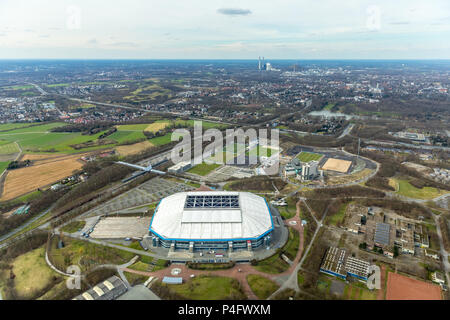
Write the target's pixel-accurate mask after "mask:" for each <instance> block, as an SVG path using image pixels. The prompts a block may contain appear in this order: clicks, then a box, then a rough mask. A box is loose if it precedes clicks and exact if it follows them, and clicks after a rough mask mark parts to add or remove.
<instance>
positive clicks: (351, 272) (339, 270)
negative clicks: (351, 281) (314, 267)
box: [320, 247, 370, 281]
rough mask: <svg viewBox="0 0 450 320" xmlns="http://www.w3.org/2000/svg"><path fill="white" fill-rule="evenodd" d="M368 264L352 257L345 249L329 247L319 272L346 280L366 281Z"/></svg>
mask: <svg viewBox="0 0 450 320" xmlns="http://www.w3.org/2000/svg"><path fill="white" fill-rule="evenodd" d="M369 266H370V263H369V262H367V261H364V260H361V259H357V258H354V257H352V256H351V255H350V254H349V253H348V252H347V251H346V250H345V249H341V248H336V247H329V248H328V249H327V251H326V253H325V256H324V258H323V260H322V264H321V266H320V272H323V273H326V274H329V275H332V276H334V277H338V278H340V279H342V280H347V277H353V278H356V279H358V280H361V281H367V279H368V276H369Z"/></svg>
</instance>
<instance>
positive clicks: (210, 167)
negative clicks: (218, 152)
mask: <svg viewBox="0 0 450 320" xmlns="http://www.w3.org/2000/svg"><path fill="white" fill-rule="evenodd" d="M219 167H220V164H215V163H213V164H207V163H202V164H199V165H196V166H195V167H193V168H191V169H189V170H188V171H187V172H188V173H193V174H197V175H199V176H206V175H208V174H209V173H210V172H212V171H214V170H216V169H217V168H219Z"/></svg>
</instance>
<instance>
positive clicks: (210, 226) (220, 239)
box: [149, 191, 274, 252]
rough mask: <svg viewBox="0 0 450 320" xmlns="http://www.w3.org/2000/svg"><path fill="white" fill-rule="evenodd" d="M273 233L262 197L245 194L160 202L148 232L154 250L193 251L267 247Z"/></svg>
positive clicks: (179, 196) (192, 195)
mask: <svg viewBox="0 0 450 320" xmlns="http://www.w3.org/2000/svg"><path fill="white" fill-rule="evenodd" d="M273 230H274V225H273V220H272V215H271V212H270V209H269V206H268V204H267V202H266V200H265V199H264V198H262V197H259V196H257V195H254V194H252V193H248V192H225V191H197V192H182V193H176V194H174V195H171V196H169V197H166V198H164V199H163V200H161V202H160V203H159V205H158V207H157V208H156V210H155V213H154V215H153V218H152V221H151V223H150V230H149V233H150V237H151V238H152V244H153V246H155V247H160V246H162V247H164V248H170V249H171V250H176V249H181V250H189V251H190V252H194V251H202V250H211V249H213V250H214V249H221V250H229V251H233V250H236V249H246V250H253V249H257V248H260V247H264V246H269V244H270V239H271V235H272V231H273Z"/></svg>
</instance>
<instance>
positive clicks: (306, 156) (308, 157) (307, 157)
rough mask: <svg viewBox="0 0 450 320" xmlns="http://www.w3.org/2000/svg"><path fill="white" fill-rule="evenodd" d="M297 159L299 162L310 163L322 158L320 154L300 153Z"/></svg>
mask: <svg viewBox="0 0 450 320" xmlns="http://www.w3.org/2000/svg"><path fill="white" fill-rule="evenodd" d="M297 158H298V159H299V160H300V161H301V162H310V161H317V160H319V159H320V158H322V155H321V154H317V153H311V152H302V153H300V154H299V155H298V156H297Z"/></svg>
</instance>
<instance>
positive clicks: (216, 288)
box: [168, 276, 245, 300]
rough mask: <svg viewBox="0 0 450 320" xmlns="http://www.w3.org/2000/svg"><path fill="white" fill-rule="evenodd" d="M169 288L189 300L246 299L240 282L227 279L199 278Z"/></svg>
mask: <svg viewBox="0 0 450 320" xmlns="http://www.w3.org/2000/svg"><path fill="white" fill-rule="evenodd" d="M168 287H170V289H172V290H174V291H175V292H177V293H178V294H180V295H182V296H183V297H184V298H185V299H188V300H225V299H227V298H231V297H235V298H239V299H240V300H241V299H245V295H244V293H243V292H242V290H241V289H240V285H239V282H238V281H237V280H236V279H232V278H227V277H214V276H198V277H196V278H193V279H192V280H190V281H188V282H187V283H183V284H181V285H168Z"/></svg>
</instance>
